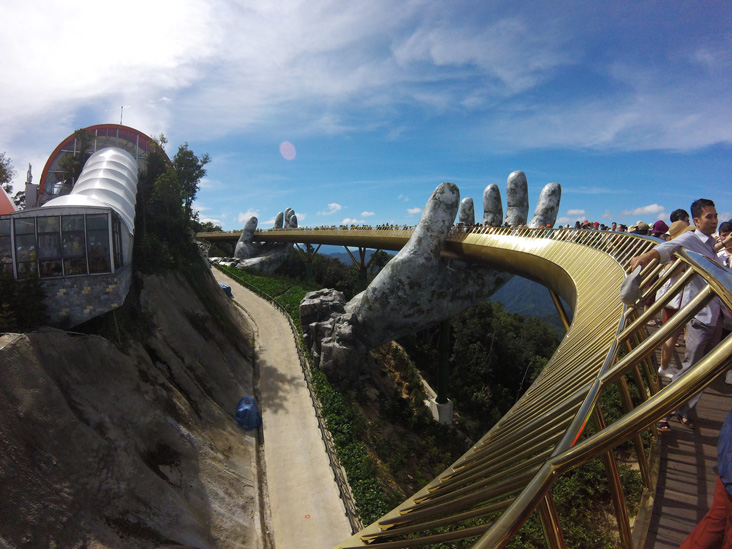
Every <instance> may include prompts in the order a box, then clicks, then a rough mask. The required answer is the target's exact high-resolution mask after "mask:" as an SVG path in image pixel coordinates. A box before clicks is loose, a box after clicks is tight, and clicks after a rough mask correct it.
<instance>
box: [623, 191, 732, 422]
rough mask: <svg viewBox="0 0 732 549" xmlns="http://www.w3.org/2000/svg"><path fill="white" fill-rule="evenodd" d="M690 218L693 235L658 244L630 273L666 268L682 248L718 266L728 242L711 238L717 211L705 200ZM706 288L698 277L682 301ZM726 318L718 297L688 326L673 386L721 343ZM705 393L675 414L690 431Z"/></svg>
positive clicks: (640, 257) (695, 204) (696, 204)
mask: <svg viewBox="0 0 732 549" xmlns="http://www.w3.org/2000/svg"><path fill="white" fill-rule="evenodd" d="M691 215H692V218H693V219H694V225H695V227H696V229H695V230H694V231H689V232H685V233H683V234H682V235H680V236H679V237H678V238H675V239H673V240H669V241H667V242H664V243H662V244H659V245H658V246H656V247H655V248H653V249H652V250H650V251H648V252H646V253H644V254H641V255H638V256H636V257H634V258H633V259H631V261H630V269H631V271H632V270H634V269H635V268H636V267H637V266H639V265H640V266H641V267H645V266H646V265H648V264H649V263H650V262H651V261H652V260H654V259H656V260H658V261H660V262H661V263H664V264H665V263H668V262H669V261H670V260H671V257H672V256H673V254H674V253H676V251H677V250H679V249H680V248H685V249H687V250H691V251H692V252H696V253H699V254H701V255H703V256H704V257H706V258H708V259H711V260H712V261H714V262H716V261H717V252H718V251H719V249H721V248H722V247H723V246H725V245H726V244H727V242H724V243H720V242H717V240H715V239H714V237H713V236H712V235H713V234H714V232H715V231H716V230H717V209H716V207H715V206H714V202H712V201H711V200H709V199H706V198H700V199H698V200H695V201H694V202H693V203H692V204H691ZM730 243H732V242H730ZM705 285H706V283H705V282H704V281H703V280H701V278H700V277H695V278H694V279H693V280H692V281H691V282H690V283H689V284H688V285H687V286H686V288H684V295H683V298H682V299H683V300H684V301H685V302H688V301H690V300H691V299H692V298H693V297H695V296H696V295H697V294H698V293H699V292H701V291H702V290H703V289H704V287H705ZM725 314H729V311H727V308H726V307H724V306H723V304H722V301H721V300H720V299H719V298H718V297H715V298H714V299H712V300H711V301H710V302H709V303H708V304H707V305H706V306H705V307H704V308H703V309H702V310H701V311H699V314H697V315H696V317H694V318H693V319H692V320H691V321H690V322H689V323H688V324H687V325H686V354H685V356H684V360H683V362H682V364H681V370H680V371H678V372H676V373H674V374H673V376H672V378H671V382H672V383H673V382H674V381H676V380H677V379H678V378H679V377H681V376H682V375H683V374H684V373H686V372H687V371H688V370H689V368H691V367H692V366H694V364H696V363H697V362H699V361H700V360H701V359H702V358H703V357H704V355H706V354H707V352H708V351H710V350H711V349H713V348H714V347H715V346H716V345H717V344H718V343H719V342H720V340H721V338H722V325H723V320H724V319H723V316H724V315H725ZM702 392H703V391H702ZM702 392H699V393H698V394H696V395H694V396H693V397H691V398H690V399H689V400H688V401H687V402H685V403H684V404H683V405H682V406H681V408H679V409H678V410H677V411H676V412H674V413H673V414H672V415H673V416H675V417H676V418H677V419H678V420H679V421H680V422H681V423H682V425H684V426H686V427H688V428H690V429H693V428H694V423H693V422H692V420H691V417H690V415H691V412H692V411H693V410H694V408H695V407H696V405H697V403H698V402H699V399H700V398H701V395H702ZM669 418H670V416H669V417H667V418H665V419H663V420H661V421H659V422H658V423H657V424H656V427H657V429H658V430H659V431H670V430H671V427H670V426H669V423H668V420H669Z"/></svg>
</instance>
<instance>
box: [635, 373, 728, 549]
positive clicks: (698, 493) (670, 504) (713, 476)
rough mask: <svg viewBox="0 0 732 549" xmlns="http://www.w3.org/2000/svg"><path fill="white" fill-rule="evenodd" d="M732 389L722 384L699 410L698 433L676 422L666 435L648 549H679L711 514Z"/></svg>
mask: <svg viewBox="0 0 732 549" xmlns="http://www.w3.org/2000/svg"><path fill="white" fill-rule="evenodd" d="M731 396H732V385H726V384H725V383H724V375H723V376H722V377H720V378H717V379H716V380H715V381H714V382H713V383H712V385H711V386H710V387H709V388H707V390H706V391H705V392H704V396H702V399H701V400H700V401H699V404H698V405H697V407H696V415H697V417H696V420H695V423H696V427H695V428H694V430H690V429H687V428H686V427H683V426H682V425H681V423H679V422H678V421H672V422H671V429H672V431H671V432H670V433H664V434H663V435H662V439H661V440H662V442H661V443H662V453H661V463H660V469H659V473H658V485H657V488H656V499H655V501H654V506H653V513H652V515H651V521H650V525H649V529H648V536H647V538H646V544H645V547H647V548H649V549H651V548H667V547H668V548H670V547H674V548H676V547H678V546H679V545H680V544H681V542H682V541H684V539H685V538H686V536H687V535H688V534H689V532H691V531H692V530H693V529H694V527H695V526H696V525H697V523H698V522H699V521H700V520H701V518H702V517H703V516H704V515H705V514H706V513H707V511H708V510H709V506H710V505H711V503H712V496H713V495H714V483H715V482H716V481H717V439H718V437H719V430H720V429H721V428H722V423H724V420H725V419H726V418H727V415H728V414H729V411H730V409H732V398H730V397H731Z"/></svg>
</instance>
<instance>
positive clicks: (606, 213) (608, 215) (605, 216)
mask: <svg viewBox="0 0 732 549" xmlns="http://www.w3.org/2000/svg"><path fill="white" fill-rule="evenodd" d="M602 218H603V219H612V218H613V214H612V213H611V212H610V210H605V211H604V212H602Z"/></svg>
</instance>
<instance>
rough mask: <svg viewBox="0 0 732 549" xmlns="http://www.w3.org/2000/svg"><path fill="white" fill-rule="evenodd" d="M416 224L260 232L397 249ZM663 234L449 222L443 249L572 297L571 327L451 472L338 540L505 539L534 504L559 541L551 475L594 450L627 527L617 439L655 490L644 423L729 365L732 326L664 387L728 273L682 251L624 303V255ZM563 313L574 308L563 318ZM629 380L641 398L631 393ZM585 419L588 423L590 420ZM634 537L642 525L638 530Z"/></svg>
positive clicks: (731, 299)
mask: <svg viewBox="0 0 732 549" xmlns="http://www.w3.org/2000/svg"><path fill="white" fill-rule="evenodd" d="M410 235H411V231H403V230H400V231H393V232H392V231H389V230H367V229H358V230H345V231H343V230H342V231H338V230H303V229H296V230H277V231H268V232H266V233H258V237H259V238H261V240H265V241H291V242H301V243H306V242H309V243H327V244H337V245H350V246H367V247H377V248H382V249H391V250H396V249H400V248H401V247H402V246H403V245H404V243H405V242H406V240H407V239H408V237H409V236H410ZM657 243H658V241H657V240H655V239H650V238H644V237H639V236H635V235H628V234H620V233H609V232H604V231H590V230H549V229H516V228H477V229H475V228H474V229H472V230H470V231H466V232H461V231H460V230H454V231H453V232H452V233H451V234H450V236H449V237H448V240H447V242H446V243H445V245H444V246H443V256H444V257H446V258H451V257H454V258H461V259H463V260H467V261H471V262H476V263H481V264H484V265H490V266H493V267H494V268H496V269H497V270H500V271H508V272H512V273H515V274H518V275H521V276H524V277H526V278H529V279H532V280H535V281H537V282H540V283H541V284H543V285H545V286H546V287H547V288H549V290H550V292H552V295H553V296H554V297H555V303H557V304H560V313H561V309H562V308H561V301H560V300H559V299H558V297H557V296H561V297H562V298H563V299H564V300H565V301H566V302H567V303H568V304H569V305H570V307H571V309H572V311H573V318H572V322H571V325H570V326H569V329H568V331H567V333H566V335H565V337H564V339H563V340H562V342H561V343H560V345H559V346H558V347H557V349H556V352H555V353H554V355H553V356H552V358H551V359H550V361H549V362H548V363H547V365H546V367H545V368H544V370H543V371H542V373H541V374H540V375H539V377H538V378H537V379H536V380H535V382H534V383H533V384H532V385H531V387H529V389H528V390H527V391H526V393H525V394H524V395H523V396H522V397H521V398H520V399H519V400H518V401H517V403H516V404H515V405H514V406H513V408H511V410H509V411H508V413H506V415H505V416H503V418H501V420H500V421H499V422H498V423H497V424H496V425H495V426H494V427H493V428H492V429H491V430H490V431H489V432H488V433H487V434H486V435H485V436H483V437H482V438H481V440H480V441H479V442H478V443H477V444H475V445H474V446H473V447H472V448H471V449H470V450H469V451H468V452H466V453H465V454H464V455H463V456H462V457H461V458H460V459H458V460H457V461H456V462H455V463H454V464H453V465H452V466H450V467H449V468H448V469H447V470H446V471H444V472H443V473H442V474H440V475H439V476H438V477H437V478H436V479H434V480H433V481H432V482H430V483H429V484H428V485H427V486H425V487H424V488H422V489H421V490H420V491H419V492H418V493H416V494H415V495H413V496H412V497H411V498H409V499H408V500H406V501H405V502H403V503H402V504H401V505H399V506H398V507H396V508H395V509H394V510H392V511H391V512H389V513H388V514H386V515H385V516H383V517H382V518H381V519H379V520H378V521H376V522H374V523H373V524H371V525H369V526H367V527H366V528H364V529H363V530H362V531H360V532H358V533H357V534H355V535H354V536H353V537H351V538H350V539H348V540H346V541H344V542H343V543H342V544H340V545H338V547H339V548H344V549H345V548H350V547H363V546H375V547H380V548H396V547H421V546H425V545H431V544H437V543H449V542H451V541H455V540H461V539H471V538H473V539H475V540H476V541H475V543H474V545H473V547H478V548H494V547H503V546H504V545H505V544H506V543H508V541H510V539H511V538H512V537H513V536H514V535H516V533H517V532H518V531H519V529H520V528H521V526H522V525H523V524H524V522H525V521H526V520H527V519H528V518H529V517H530V516H531V514H532V513H533V512H534V511H535V510H537V511H538V515H539V517H540V519H541V523H542V526H543V529H544V534H545V537H546V540H547V544H548V545H549V546H550V547H563V546H564V540H563V536H562V530H561V526H560V521H559V518H558V516H557V512H556V509H555V507H554V504H553V501H552V495H551V488H552V484H553V483H554V481H555V480H556V479H557V478H558V477H559V476H560V475H562V474H564V473H566V472H567V471H570V470H572V469H574V468H576V467H579V466H580V465H582V464H584V463H586V462H588V461H589V460H591V459H594V458H597V457H600V458H602V460H603V462H604V464H605V469H606V472H607V476H608V480H609V484H610V488H611V493H612V499H613V507H614V511H615V517H616V520H617V524H618V532H619V539H620V542H621V543H622V545H623V546H625V547H633V546H634V543H635V542H634V537H633V534H632V532H631V527H630V520H629V516H628V511H627V508H626V504H625V497H624V494H623V490H622V486H621V483H620V478H619V474H618V468H617V464H616V461H615V454H614V452H613V449H614V448H615V447H617V446H618V445H619V444H621V443H624V442H626V441H629V440H630V441H632V442H633V447H634V449H635V453H636V457H637V460H638V464H639V468H640V471H641V474H642V477H643V481H644V484H645V486H646V488H647V489H649V490H653V489H654V488H655V487H654V480H653V478H652V474H651V466H650V463H649V456H648V454H647V452H646V450H645V449H644V445H643V442H642V440H641V433H642V432H643V431H645V430H646V429H649V428H650V429H654V423H655V422H656V421H658V420H659V419H660V418H662V417H664V416H665V415H667V414H669V413H670V412H671V411H673V410H675V409H676V408H678V407H679V406H680V405H681V404H682V403H683V402H685V401H686V400H688V399H689V398H690V397H691V396H693V395H695V394H696V393H698V392H699V391H700V390H702V389H703V388H704V387H706V386H707V385H709V384H710V383H711V382H712V381H713V380H714V379H715V378H716V377H717V376H718V375H719V374H720V373H722V372H724V371H725V370H726V369H727V368H728V367H729V366H730V363H731V362H732V360H731V358H730V357H731V356H732V336H731V337H727V338H726V339H725V340H724V341H722V342H721V343H720V344H719V345H718V346H717V347H716V348H715V349H714V350H713V351H711V352H710V353H709V354H707V356H706V357H705V358H704V359H703V360H701V361H700V362H698V363H697V364H696V365H695V366H694V367H693V368H691V369H690V370H689V371H688V372H687V374H685V375H684V376H683V377H681V378H680V379H678V380H677V381H676V382H674V383H672V384H670V385H668V386H666V387H665V388H663V389H661V388H660V387H659V385H658V382H657V378H656V368H657V364H656V358H655V352H656V350H657V349H658V348H659V347H660V346H661V345H662V343H663V342H664V341H665V340H666V339H668V338H669V337H670V336H671V335H672V334H674V333H676V332H678V331H679V330H681V329H682V328H683V326H684V325H685V324H686V323H687V322H688V321H689V320H691V319H692V318H693V317H694V316H695V315H696V314H697V313H698V312H699V311H700V310H701V309H702V308H703V307H704V306H705V305H706V304H707V303H708V302H709V301H710V300H711V299H715V298H720V299H721V300H722V301H723V302H724V303H725V304H726V305H727V307H729V308H731V309H732V276H731V275H730V273H729V271H728V270H726V269H724V268H722V267H719V266H718V265H716V264H715V263H713V262H711V261H709V260H707V259H705V258H704V257H702V256H700V255H698V254H693V253H685V252H683V251H682V252H679V253H678V254H677V255H676V259H675V261H674V263H673V264H672V266H671V267H670V268H668V269H664V266H663V265H658V264H657V263H655V262H654V263H651V264H650V265H648V266H647V267H646V268H645V269H644V270H643V272H642V273H641V276H642V278H643V283H642V287H643V288H644V294H643V298H642V299H641V300H640V301H639V304H638V305H636V306H635V307H625V306H624V305H623V304H622V303H621V301H620V297H619V288H620V284H621V282H622V281H623V279H624V277H625V273H626V271H627V267H628V264H629V261H630V259H631V258H632V257H634V256H635V255H638V254H639V253H642V252H644V251H647V250H649V249H650V248H652V247H653V246H654V245H655V244H657ZM678 270H683V271H684V272H683V275H682V276H681V278H680V279H679V280H678V282H676V283H675V284H674V285H673V286H672V288H671V289H670V290H669V291H668V292H667V293H666V294H665V295H664V296H663V297H662V298H660V299H658V300H656V301H655V302H654V303H653V304H652V305H650V306H649V307H648V308H647V309H646V310H643V305H642V304H643V303H644V302H645V301H647V298H648V297H650V296H653V295H655V294H656V291H657V289H658V288H659V287H660V286H661V285H662V284H663V283H664V282H665V281H666V280H667V279H668V278H669V277H671V276H672V275H674V274H675V273H677V272H678ZM694 277H701V278H702V279H703V280H704V281H705V282H706V286H705V289H704V291H702V292H700V293H699V294H698V295H696V297H694V298H693V299H692V300H691V301H690V302H689V303H687V304H685V305H684V306H683V308H682V309H681V310H680V311H679V312H678V313H676V314H675V315H674V316H673V317H672V318H671V319H670V320H669V321H668V322H666V323H665V324H663V326H661V327H660V328H659V329H658V330H656V331H655V332H654V333H652V334H650V333H649V331H648V330H647V328H646V327H647V325H648V321H649V320H650V319H652V318H654V317H655V316H656V315H657V314H658V313H659V312H660V311H661V310H662V309H663V307H664V306H665V305H666V304H668V303H669V302H670V301H671V300H672V299H673V298H674V296H675V295H677V294H678V293H679V292H680V291H683V288H684V287H686V285H688V284H689V283H690V281H691V280H692V278H694ZM564 316H565V318H566V319H567V323H569V321H568V317H569V315H564ZM629 383H632V384H634V385H636V387H637V389H638V393H639V394H640V403H639V404H637V405H636V403H634V402H633V400H632V399H631V393H630V390H629V388H628V384H629ZM612 385H617V386H618V388H619V390H620V394H621V396H622V400H623V403H624V405H625V414H624V415H623V416H621V417H620V418H619V419H618V420H616V421H615V422H613V423H612V424H606V423H605V419H604V416H603V413H602V410H601V406H600V397H601V396H602V395H603V392H604V391H606V390H607V389H608V387H610V386H612ZM588 422H592V425H593V429H592V430H591V432H589V431H590V430H589V429H586V426H587V424H588ZM636 541H637V535H636Z"/></svg>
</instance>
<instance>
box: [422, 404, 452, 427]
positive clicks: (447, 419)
mask: <svg viewBox="0 0 732 549" xmlns="http://www.w3.org/2000/svg"><path fill="white" fill-rule="evenodd" d="M427 405H428V408H429V409H430V413H431V414H432V417H433V418H434V420H435V421H436V422H437V423H440V424H442V425H452V400H450V399H449V398H448V399H447V400H446V401H445V402H442V403H440V402H437V399H436V398H431V399H430V400H428V401H427Z"/></svg>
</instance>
